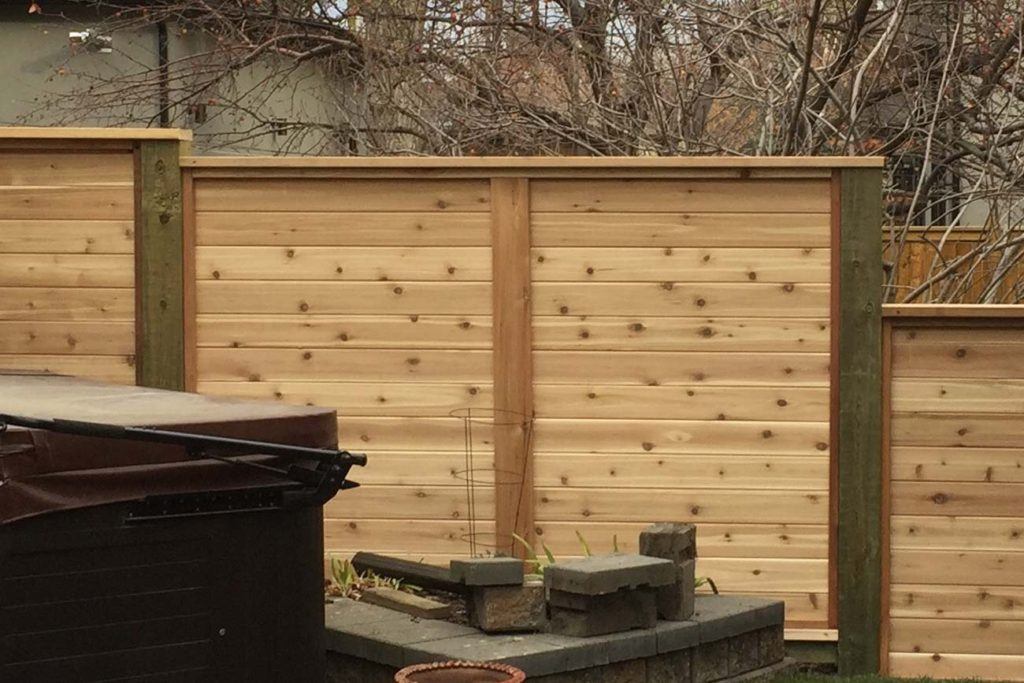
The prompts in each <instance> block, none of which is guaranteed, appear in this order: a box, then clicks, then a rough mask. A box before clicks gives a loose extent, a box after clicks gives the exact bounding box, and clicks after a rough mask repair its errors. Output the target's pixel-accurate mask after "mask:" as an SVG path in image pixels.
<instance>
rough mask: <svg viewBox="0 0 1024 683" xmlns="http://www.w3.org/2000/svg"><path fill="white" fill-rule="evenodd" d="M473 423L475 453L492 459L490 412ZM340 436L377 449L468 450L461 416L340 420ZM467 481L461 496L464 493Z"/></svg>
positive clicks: (480, 456)
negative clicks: (488, 415)
mask: <svg viewBox="0 0 1024 683" xmlns="http://www.w3.org/2000/svg"><path fill="white" fill-rule="evenodd" d="M484 416H485V417H483V418H477V421H475V422H474V424H473V430H472V441H473V445H472V447H473V454H474V457H475V458H479V459H480V460H481V461H483V460H485V459H489V458H491V455H492V454H493V451H494V436H493V427H492V424H491V420H489V419H488V417H486V416H487V412H484ZM338 431H339V433H340V435H341V436H340V437H339V438H340V439H341V441H342V442H343V443H350V444H352V446H353V448H357V449H358V448H365V449H368V450H372V451H374V452H377V451H459V450H460V451H462V452H465V451H466V449H467V446H466V438H467V434H466V429H465V422H464V420H463V419H461V418H459V417H451V416H444V417H376V416H375V417H359V416H353V417H350V418H348V419H342V420H340V421H339V423H338ZM465 494H466V487H465V482H462V495H463V496H465Z"/></svg>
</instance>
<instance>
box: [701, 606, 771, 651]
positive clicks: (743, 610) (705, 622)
mask: <svg viewBox="0 0 1024 683" xmlns="http://www.w3.org/2000/svg"><path fill="white" fill-rule="evenodd" d="M784 617H785V604H784V603H783V602H781V601H779V600H768V599H765V598H750V597H743V596H724V595H707V596H705V595H698V596H697V598H696V601H695V607H694V611H693V619H694V621H696V622H698V623H699V624H700V629H701V635H700V640H701V642H702V643H706V642H710V641H713V640H720V639H722V638H731V637H732V636H735V635H737V634H740V633H745V632H747V631H756V630H758V629H761V628H764V627H766V626H771V625H773V624H781V623H782V621H783V619H784Z"/></svg>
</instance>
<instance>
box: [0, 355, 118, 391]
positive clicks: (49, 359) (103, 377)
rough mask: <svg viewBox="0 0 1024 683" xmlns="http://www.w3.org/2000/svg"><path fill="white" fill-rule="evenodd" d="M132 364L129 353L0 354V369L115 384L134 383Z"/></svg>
mask: <svg viewBox="0 0 1024 683" xmlns="http://www.w3.org/2000/svg"><path fill="white" fill-rule="evenodd" d="M134 363H135V360H134V357H132V356H98V355H97V356H90V355H72V354H49V355H46V354H0V370H30V371H33V372H36V371H45V372H51V373H55V374H59V375H75V376H77V377H87V378H89V379H96V380H100V381H103V382H114V383H117V384H134V383H135V367H134Z"/></svg>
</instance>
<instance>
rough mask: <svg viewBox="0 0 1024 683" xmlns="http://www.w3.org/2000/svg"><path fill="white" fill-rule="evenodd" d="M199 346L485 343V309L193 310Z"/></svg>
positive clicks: (487, 330) (406, 346) (442, 346)
mask: <svg viewBox="0 0 1024 683" xmlns="http://www.w3.org/2000/svg"><path fill="white" fill-rule="evenodd" d="M198 339H199V345H200V346H203V347H230V348H244V347H249V348H296V347H302V348H337V349H345V348H350V349H351V348H355V349H387V348H402V349H489V348H490V347H491V319H490V316H489V315H472V316H462V315H418V314H414V315H392V316H374V315H365V316H360V315H333V316H318V315H301V314H299V315H273V316H259V315H245V316H240V315H232V314H213V315H200V316H198Z"/></svg>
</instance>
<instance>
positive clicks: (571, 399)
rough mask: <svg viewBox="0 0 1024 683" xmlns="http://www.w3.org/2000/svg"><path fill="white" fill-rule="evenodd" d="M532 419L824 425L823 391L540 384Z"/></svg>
mask: <svg viewBox="0 0 1024 683" xmlns="http://www.w3.org/2000/svg"><path fill="white" fill-rule="evenodd" d="M534 405H535V408H536V415H537V417H569V418H573V417H578V418H602V417H603V418H637V419H679V420H786V421H794V422H827V421H828V409H829V392H828V389H826V388H824V387H757V386H751V387H745V388H744V389H743V391H736V389H735V387H716V386H704V385H701V384H691V385H682V386H623V385H598V384H591V385H579V384H576V385H573V384H564V385H554V384H541V385H538V386H537V387H536V388H535V389H534Z"/></svg>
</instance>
